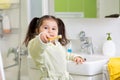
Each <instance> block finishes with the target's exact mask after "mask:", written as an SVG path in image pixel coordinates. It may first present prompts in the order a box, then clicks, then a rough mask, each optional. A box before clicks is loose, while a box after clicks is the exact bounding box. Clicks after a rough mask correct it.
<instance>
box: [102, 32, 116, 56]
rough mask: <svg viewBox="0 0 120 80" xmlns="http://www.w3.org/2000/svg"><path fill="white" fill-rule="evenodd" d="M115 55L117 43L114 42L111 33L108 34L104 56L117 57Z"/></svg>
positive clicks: (104, 46) (104, 45)
mask: <svg viewBox="0 0 120 80" xmlns="http://www.w3.org/2000/svg"><path fill="white" fill-rule="evenodd" d="M115 53H116V48H115V43H114V42H113V41H112V38H111V33H107V40H106V41H105V43H104V44H103V54H104V55H105V56H108V57H113V56H115Z"/></svg>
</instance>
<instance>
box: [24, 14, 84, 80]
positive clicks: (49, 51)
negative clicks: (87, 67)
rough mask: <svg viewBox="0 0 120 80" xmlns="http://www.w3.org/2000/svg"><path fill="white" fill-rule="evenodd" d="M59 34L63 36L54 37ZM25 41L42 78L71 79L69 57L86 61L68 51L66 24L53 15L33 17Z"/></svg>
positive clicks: (46, 79) (76, 60)
mask: <svg viewBox="0 0 120 80" xmlns="http://www.w3.org/2000/svg"><path fill="white" fill-rule="evenodd" d="M58 35H61V36H62V38H59V39H54V38H55V37H57V36H58ZM24 43H25V44H26V46H27V47H28V53H29V54H30V56H31V57H32V59H33V61H34V62H35V64H36V67H37V68H38V69H39V71H40V80H70V77H69V73H68V72H67V59H68V58H69V60H72V61H75V62H76V63H82V62H84V59H82V58H81V57H79V56H75V55H73V54H68V53H67V51H66V50H65V46H66V45H67V44H68V43H69V40H68V39H67V38H66V35H65V25H64V23H63V21H62V20H61V19H59V18H56V17H54V16H51V15H45V16H42V17H41V18H36V17H35V18H33V19H32V21H31V22H30V25H29V28H28V32H27V35H26V38H25V41H24Z"/></svg>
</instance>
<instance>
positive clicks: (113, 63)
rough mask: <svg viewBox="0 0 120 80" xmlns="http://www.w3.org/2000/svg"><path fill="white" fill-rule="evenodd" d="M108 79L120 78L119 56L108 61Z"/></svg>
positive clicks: (117, 79) (118, 79)
mask: <svg viewBox="0 0 120 80" xmlns="http://www.w3.org/2000/svg"><path fill="white" fill-rule="evenodd" d="M108 72H109V75H110V80H120V57H116V58H110V60H109V62H108Z"/></svg>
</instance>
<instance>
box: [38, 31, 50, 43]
mask: <svg viewBox="0 0 120 80" xmlns="http://www.w3.org/2000/svg"><path fill="white" fill-rule="evenodd" d="M48 38H51V37H50V35H49V34H48V33H46V32H42V33H40V39H41V40H42V41H43V42H44V43H48V42H49V40H48Z"/></svg>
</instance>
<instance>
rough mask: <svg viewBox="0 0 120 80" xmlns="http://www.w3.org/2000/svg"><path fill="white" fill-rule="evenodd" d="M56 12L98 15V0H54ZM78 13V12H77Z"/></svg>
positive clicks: (86, 15)
mask: <svg viewBox="0 0 120 80" xmlns="http://www.w3.org/2000/svg"><path fill="white" fill-rule="evenodd" d="M54 9H55V12H60V13H62V12H66V13H83V17H86V18H89V17H92V18H94V17H96V16H97V1H96V0H54ZM75 15H76V14H75Z"/></svg>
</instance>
